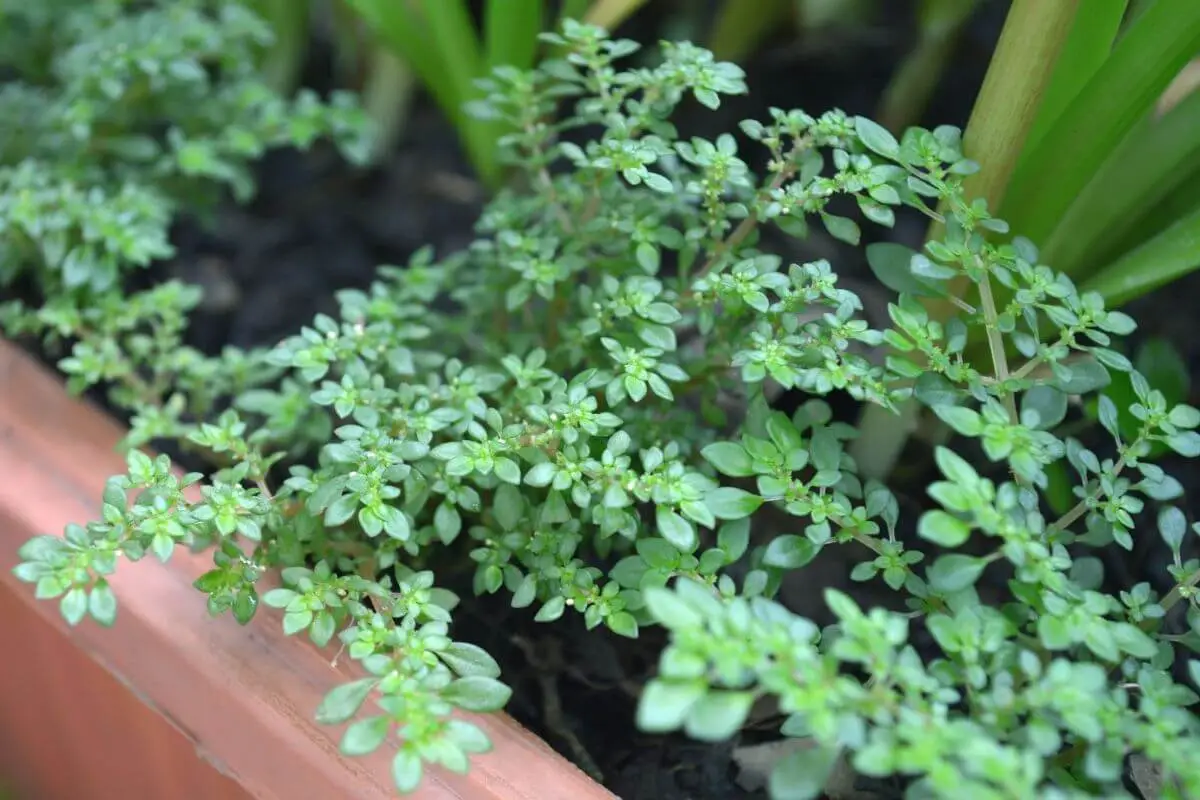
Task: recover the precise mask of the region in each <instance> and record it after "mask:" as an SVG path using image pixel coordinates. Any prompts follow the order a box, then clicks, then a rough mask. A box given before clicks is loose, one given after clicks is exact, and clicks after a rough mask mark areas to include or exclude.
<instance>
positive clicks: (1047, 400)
mask: <svg viewBox="0 0 1200 800" xmlns="http://www.w3.org/2000/svg"><path fill="white" fill-rule="evenodd" d="M1030 412H1032V413H1033V414H1036V415H1037V423H1036V425H1035V427H1036V429H1037V430H1043V431H1045V430H1051V429H1053V428H1054V427H1056V426H1057V425H1058V424H1059V423H1060V422H1062V421H1063V419H1065V418H1066V416H1067V394H1066V392H1063V391H1061V390H1060V389H1056V388H1054V387H1053V386H1046V385H1044V384H1042V385H1038V386H1034V387H1033V388H1031V389H1029V390H1028V391H1027V392H1025V394H1024V395H1022V397H1021V416H1022V419H1024V418H1025V415H1026V414H1028V413H1030Z"/></svg>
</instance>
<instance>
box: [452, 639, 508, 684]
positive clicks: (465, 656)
mask: <svg viewBox="0 0 1200 800" xmlns="http://www.w3.org/2000/svg"><path fill="white" fill-rule="evenodd" d="M438 658H440V659H441V660H442V661H443V662H444V663H445V664H446V666H448V667H449V668H450V669H452V670H454V672H455V673H456V674H458V675H460V676H462V677H464V678H465V677H468V676H474V675H482V676H483V677H485V678H498V677H500V665H499V664H497V663H496V659H494V658H492V657H491V655H489V654H488V652H487V651H486V650H484V649H483V648H482V647H479V646H477V645H473V644H470V643H469V642H451V643H450V645H449V646H448V647H446V648H445V649H444V650H440V651H438Z"/></svg>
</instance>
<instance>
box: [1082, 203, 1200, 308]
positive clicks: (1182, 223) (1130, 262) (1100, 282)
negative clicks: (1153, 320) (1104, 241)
mask: <svg viewBox="0 0 1200 800" xmlns="http://www.w3.org/2000/svg"><path fill="white" fill-rule="evenodd" d="M1197 267H1200V207H1198V208H1196V209H1194V210H1193V211H1192V212H1191V213H1190V214H1188V215H1187V216H1185V217H1183V218H1182V219H1180V220H1178V221H1177V222H1176V223H1175V224H1174V225H1172V226H1171V227H1169V228H1167V229H1166V230H1164V231H1163V232H1162V233H1160V234H1159V235H1158V236H1156V237H1154V238H1153V239H1151V240H1150V241H1148V242H1146V243H1145V244H1143V245H1142V246H1141V247H1139V248H1137V249H1136V250H1133V251H1131V252H1129V253H1126V254H1125V255H1123V256H1121V258H1119V259H1117V260H1116V261H1115V262H1113V263H1112V264H1110V265H1109V266H1107V267H1105V268H1104V269H1103V270H1101V271H1100V273H1099V274H1098V275H1096V276H1095V277H1093V278H1092V279H1091V280H1089V281H1086V282H1085V283H1084V284H1083V286H1081V287H1080V288H1081V289H1082V290H1083V291H1087V292H1099V293H1100V294H1101V295H1103V296H1104V299H1105V302H1106V303H1107V304H1108V305H1111V306H1118V305H1121V304H1122V303H1127V302H1129V301H1130V300H1134V299H1136V298H1138V297H1141V296H1142V295H1144V294H1146V293H1147V292H1149V291H1152V290H1154V289H1157V288H1158V287H1159V286H1163V285H1165V284H1167V283H1170V282H1171V281H1173V280H1176V279H1178V278H1181V277H1183V276H1184V275H1186V274H1188V273H1189V272H1191V271H1193V270H1195V269H1196V268H1197Z"/></svg>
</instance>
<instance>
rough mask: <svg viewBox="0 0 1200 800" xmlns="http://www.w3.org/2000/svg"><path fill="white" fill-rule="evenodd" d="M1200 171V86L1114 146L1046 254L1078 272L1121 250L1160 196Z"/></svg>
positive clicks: (1056, 263) (1073, 273)
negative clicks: (1160, 116) (1157, 117)
mask: <svg viewBox="0 0 1200 800" xmlns="http://www.w3.org/2000/svg"><path fill="white" fill-rule="evenodd" d="M1197 176H1200V91H1194V92H1192V93H1191V94H1189V95H1188V96H1187V97H1186V98H1184V99H1183V100H1182V101H1181V102H1180V103H1179V104H1178V105H1176V106H1175V107H1174V108H1172V109H1171V110H1170V111H1168V112H1167V113H1166V114H1165V115H1164V116H1163V117H1162V119H1158V120H1155V119H1146V120H1145V121H1144V122H1143V123H1142V124H1141V125H1139V126H1138V128H1137V129H1135V130H1134V132H1133V133H1131V134H1130V135H1129V136H1128V137H1126V138H1125V140H1124V141H1122V142H1121V144H1120V145H1119V146H1118V147H1117V149H1116V150H1114V151H1113V153H1112V155H1111V156H1110V157H1109V159H1108V160H1107V161H1106V162H1105V163H1104V166H1103V167H1101V169H1100V171H1099V172H1097V173H1096V175H1095V177H1094V178H1093V179H1092V180H1091V181H1090V182H1089V183H1088V185H1087V186H1086V187H1085V188H1084V190H1083V192H1081V193H1080V195H1079V196H1078V197H1077V198H1076V199H1075V201H1074V202H1073V203H1072V204H1071V206H1070V208H1068V210H1067V213H1066V215H1065V216H1063V218H1062V221H1061V222H1060V223H1059V225H1058V226H1057V227H1056V228H1055V229H1054V233H1053V234H1051V236H1050V238H1049V239H1048V240H1047V241H1046V245H1045V247H1043V248H1042V258H1043V259H1044V260H1045V261H1046V263H1047V264H1052V265H1053V266H1054V268H1055V269H1057V270H1061V271H1063V272H1065V273H1066V274H1067V275H1070V276H1072V277H1076V276H1082V275H1084V272H1083V270H1085V269H1087V267H1088V266H1089V265H1091V264H1101V263H1104V262H1105V261H1107V260H1111V259H1112V258H1114V257H1115V256H1117V255H1119V250H1118V249H1117V248H1119V247H1120V246H1121V245H1122V244H1123V243H1124V242H1127V241H1129V234H1130V232H1131V231H1134V230H1136V229H1137V228H1138V227H1139V226H1140V225H1141V224H1142V220H1143V218H1144V217H1145V216H1146V215H1148V214H1154V215H1159V214H1161V210H1160V208H1159V206H1160V204H1161V203H1160V201H1161V200H1162V199H1163V198H1165V197H1167V196H1169V195H1170V194H1171V193H1172V192H1174V191H1175V190H1176V189H1177V188H1178V187H1179V186H1181V185H1182V184H1183V183H1185V182H1186V181H1189V180H1193V181H1194V180H1196V178H1197Z"/></svg>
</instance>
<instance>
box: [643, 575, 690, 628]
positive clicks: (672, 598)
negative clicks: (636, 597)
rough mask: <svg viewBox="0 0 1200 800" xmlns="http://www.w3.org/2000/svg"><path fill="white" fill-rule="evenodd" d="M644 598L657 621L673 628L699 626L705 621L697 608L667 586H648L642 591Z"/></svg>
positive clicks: (647, 607)
mask: <svg viewBox="0 0 1200 800" xmlns="http://www.w3.org/2000/svg"><path fill="white" fill-rule="evenodd" d="M642 599H643V600H644V601H645V603H646V609H647V610H648V611H649V612H650V615H651V616H652V617H654V619H655V621H657V622H658V624H660V625H663V626H665V627H667V628H670V629H671V630H682V629H685V628H697V627H699V626H701V625H702V624H703V623H704V618H703V617H701V616H700V613H699V612H698V611H697V610H696V609H694V608H692V607H691V606H690V605H688V604H687V602H686V601H685V600H684V599H683V598H682V597H680V596H679V594H678V593H677V592H673V591H671V590H670V589H667V588H665V587H661V586H651V587H647V588H646V589H644V590H643V591H642Z"/></svg>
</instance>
